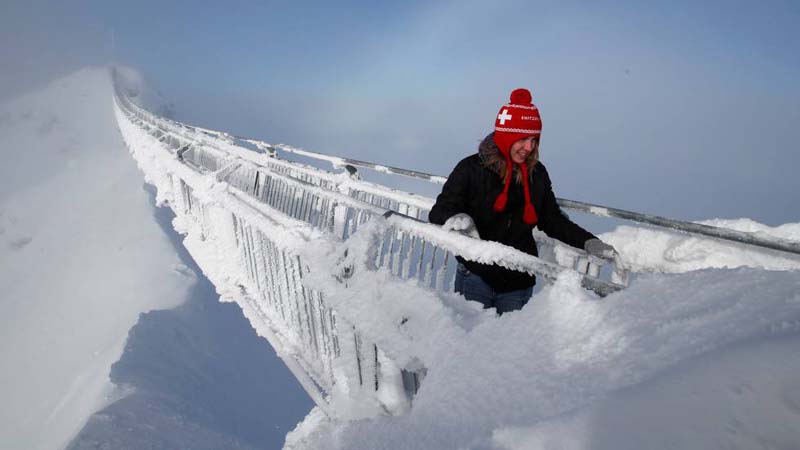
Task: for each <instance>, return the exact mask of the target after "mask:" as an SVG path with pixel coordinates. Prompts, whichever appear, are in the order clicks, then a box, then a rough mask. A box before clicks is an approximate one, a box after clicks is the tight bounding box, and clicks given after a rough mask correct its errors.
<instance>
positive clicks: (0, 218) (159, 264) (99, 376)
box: [0, 68, 195, 449]
mask: <svg viewBox="0 0 800 450" xmlns="http://www.w3.org/2000/svg"><path fill="white" fill-rule="evenodd" d="M111 93H112V89H111V81H110V77H109V73H108V70H107V69H105V68H89V69H84V70H81V71H78V72H75V73H73V74H71V75H69V76H67V77H65V78H62V79H59V80H56V81H54V82H52V83H51V84H50V85H49V86H47V87H46V88H44V89H43V90H41V91H39V92H33V93H29V94H25V95H22V96H20V97H18V98H16V99H15V100H13V101H11V102H9V103H6V104H3V105H0V155H2V158H3V161H4V163H3V164H0V267H2V270H0V292H2V294H1V295H0V359H1V360H2V367H3V369H2V371H0V398H1V399H2V407H0V448H15V449H16V448H20V449H21V448H25V449H53V448H58V447H59V446H61V445H64V444H65V443H66V441H67V440H68V439H69V438H70V436H71V435H72V434H73V433H75V432H76V431H77V430H78V429H79V427H80V426H81V425H82V423H83V421H84V420H85V419H86V418H87V417H88V416H89V415H90V414H91V413H92V412H93V411H95V410H96V409H98V408H99V407H100V406H102V405H103V404H104V402H105V401H106V400H107V399H106V395H107V394H108V392H107V391H108V389H109V388H110V387H111V384H110V382H109V380H108V373H109V369H110V367H111V364H112V363H113V362H114V361H116V360H117V359H118V357H119V355H120V353H121V352H122V349H123V344H124V342H125V338H126V336H127V333H128V330H129V329H130V328H131V326H132V325H133V324H134V323H135V322H136V320H137V317H138V315H139V314H140V313H142V312H144V311H148V310H150V309H152V308H156V307H166V306H171V305H175V304H177V303H179V302H181V301H182V300H183V298H184V296H185V294H186V293H187V291H188V289H189V287H190V286H191V285H192V284H193V283H194V281H195V277H194V275H193V274H192V272H191V271H187V270H185V268H184V267H183V265H182V264H181V262H180V260H179V258H178V257H177V256H176V254H175V251H174V249H173V248H172V246H171V244H170V243H169V242H168V240H167V238H166V237H165V236H164V235H163V233H162V231H161V229H160V228H159V226H158V224H157V223H156V222H155V220H153V217H152V216H153V208H152V205H151V204H150V203H149V199H148V194H147V192H145V191H144V190H143V189H142V186H143V180H142V176H141V173H140V172H139V171H138V170H137V168H136V164H135V162H134V161H133V160H131V158H130V156H129V154H128V151H127V149H126V148H125V147H124V145H123V143H122V140H121V138H120V135H119V132H118V130H117V126H116V123H115V121H114V115H113V113H112V100H111Z"/></svg>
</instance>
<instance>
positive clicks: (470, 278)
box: [454, 263, 533, 314]
mask: <svg viewBox="0 0 800 450" xmlns="http://www.w3.org/2000/svg"><path fill="white" fill-rule="evenodd" d="M454 290H455V291H456V292H457V293H459V294H461V295H463V296H464V298H466V299H467V300H474V301H476V302H480V303H482V304H483V307H484V309H486V308H496V309H497V313H498V314H503V313H506V312H509V311H516V310H518V309H522V307H523V306H525V304H526V303H528V300H530V298H531V295H532V294H533V286H531V287H529V288H526V289H519V290H516V291H511V292H502V293H500V292H495V290H494V289H492V287H491V286H489V285H488V284H486V282H485V281H483V280H482V279H481V277H479V276H478V275H475V274H474V273H472V272H470V271H469V270H467V268H466V267H464V265H463V264H461V263H459V264H458V267H456V280H455V286H454Z"/></svg>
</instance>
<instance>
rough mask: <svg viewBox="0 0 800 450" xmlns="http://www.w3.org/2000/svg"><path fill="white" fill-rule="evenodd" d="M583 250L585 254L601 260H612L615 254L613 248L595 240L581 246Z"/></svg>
mask: <svg viewBox="0 0 800 450" xmlns="http://www.w3.org/2000/svg"><path fill="white" fill-rule="evenodd" d="M583 249H584V250H586V253H588V254H590V255H592V256H596V257H598V258H603V259H614V256H615V255H616V254H617V251H616V250H615V249H614V247H612V246H610V245H608V244H606V243H605V242H603V241H601V240H600V239H597V238H593V239H589V240H588V241H586V243H585V244H583Z"/></svg>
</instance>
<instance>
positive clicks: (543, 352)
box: [119, 116, 800, 449]
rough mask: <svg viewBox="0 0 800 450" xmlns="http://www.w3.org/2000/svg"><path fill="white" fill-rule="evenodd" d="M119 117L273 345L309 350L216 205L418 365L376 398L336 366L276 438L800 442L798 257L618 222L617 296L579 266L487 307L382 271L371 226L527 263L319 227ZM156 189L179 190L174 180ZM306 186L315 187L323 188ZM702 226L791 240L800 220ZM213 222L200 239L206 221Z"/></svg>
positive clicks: (614, 235)
mask: <svg viewBox="0 0 800 450" xmlns="http://www.w3.org/2000/svg"><path fill="white" fill-rule="evenodd" d="M119 118H120V126H121V127H122V128H123V132H124V134H125V136H126V140H128V142H129V144H130V145H131V146H132V148H134V149H135V150H134V154H135V156H136V158H137V160H138V161H139V163H140V164H141V165H142V166H143V168H144V170H145V172H146V173H148V174H150V175H149V176H150V177H153V178H158V175H157V174H158V173H159V171H162V172H163V171H164V170H166V171H168V172H172V173H174V174H176V175H179V176H180V177H181V178H182V179H184V180H185V181H186V182H187V183H189V184H190V185H191V186H192V187H193V188H194V189H195V192H196V193H197V195H198V196H199V198H201V199H202V201H203V202H205V203H206V204H207V205H209V206H210V210H211V211H212V212H211V214H210V216H211V217H210V218H209V219H207V222H208V224H207V225H203V226H202V227H198V226H197V225H196V224H194V223H193V221H192V219H190V218H188V217H187V218H185V219H181V220H179V221H178V222H176V224H177V226H178V227H179V228H181V229H182V230H183V231H185V232H187V233H188V236H187V239H186V241H185V242H186V244H187V247H188V248H189V249H190V251H191V252H192V254H193V255H194V256H195V259H197V260H198V261H199V262H200V265H201V266H202V267H203V269H204V271H206V272H207V273H208V274H209V277H210V278H211V279H212V280H213V281H214V282H215V284H217V287H218V289H220V290H221V292H222V293H223V297H224V298H225V299H226V300H231V301H236V302H237V303H239V304H240V305H242V308H243V309H244V310H245V313H246V316H247V317H248V318H249V319H250V321H251V323H252V324H253V326H254V327H255V328H256V329H258V330H259V333H261V334H262V335H266V336H271V337H270V342H271V343H272V345H276V349H277V350H278V352H279V353H283V354H284V355H298V357H299V359H300V360H302V359H303V358H308V357H309V356H308V353H305V354H304V351H305V349H304V347H303V343H302V342H301V339H298V336H301V335H302V334H303V333H304V332H303V330H299V329H298V328H299V327H298V328H293V325H292V324H291V323H287V322H280V321H279V320H276V319H274V318H273V317H271V314H273V313H271V312H270V310H269V308H268V307H267V305H266V304H265V302H264V301H263V300H262V299H259V298H257V297H254V296H250V295H247V294H245V293H243V289H242V287H244V288H246V291H247V292H250V293H253V292H258V287H257V286H254V285H253V282H252V281H249V280H248V279H247V277H246V276H244V275H242V271H243V268H242V267H240V266H241V264H240V263H237V261H236V259H235V258H232V257H231V256H230V254H229V252H231V251H232V250H233V249H232V246H231V244H230V242H227V243H226V239H227V238H226V237H225V236H226V231H225V227H226V226H227V225H226V224H225V220H223V217H224V214H218V213H215V212H213V211H215V210H216V211H218V212H219V211H228V212H232V213H234V214H235V215H236V216H237V217H243V218H245V220H246V221H247V223H249V224H251V225H252V226H254V227H255V228H257V229H259V230H260V231H261V232H263V233H264V234H265V235H266V236H269V239H270V241H273V242H274V243H275V245H277V246H278V247H280V248H281V249H282V251H287V252H289V254H291V255H292V256H298V257H299V258H301V260H302V261H303V264H304V265H305V266H306V267H305V268H306V272H305V273H304V276H303V285H304V287H306V288H308V289H310V290H311V291H314V292H322V293H324V298H325V303H326V305H328V306H329V307H330V308H332V309H333V310H334V311H335V312H336V317H337V322H338V323H340V324H347V326H343V327H342V328H348V326H349V325H350V324H352V325H353V326H354V327H355V328H356V329H357V331H358V333H359V336H360V338H361V339H363V341H364V342H369V343H374V344H375V345H376V347H377V348H378V349H380V354H379V356H378V358H379V359H380V365H381V366H382V367H383V368H384V369H386V368H387V367H388V368H392V367H396V368H398V369H399V368H403V369H406V370H409V371H416V372H418V373H424V374H425V375H424V378H423V379H422V383H421V389H420V391H419V392H418V394H417V395H416V397H414V399H413V403H412V405H411V407H410V408H408V405H407V404H404V403H403V401H402V398H400V397H398V396H397V395H396V392H394V391H391V390H385V391H379V392H377V393H374V394H373V397H369V396H366V395H363V393H362V392H359V391H357V390H355V389H353V387H354V385H353V381H352V380H353V378H354V377H355V375H354V374H353V372H352V368H350V367H348V366H347V365H345V364H344V363H343V359H341V360H335V361H334V367H333V369H332V371H333V374H334V379H335V381H336V383H334V385H333V388H332V389H329V390H328V394H329V398H327V399H326V400H325V401H323V402H321V403H323V404H324V405H325V408H324V409H323V408H316V409H315V410H313V411H312V412H311V413H310V414H309V415H308V417H307V418H306V420H305V421H303V422H302V423H301V424H299V425H298V427H297V428H296V429H295V431H294V432H292V433H290V434H289V435H288V436H287V440H286V445H285V448H287V449H306V448H314V449H317V448H320V449H338V448H347V449H359V448H364V449H372V448H389V449H403V448H414V449H425V448H430V449H440V448H505V449H527V448H568V449H589V448H600V449H602V448H641V447H648V446H650V447H655V448H665V447H666V448H669V447H681V448H682V447H698V446H699V447H727V448H743V449H744V448H774V447H778V448H792V447H796V446H797V444H798V443H800V430H798V429H797V428H796V426H792V424H793V423H796V422H797V419H798V416H799V415H800V414H799V411H800V409H799V408H798V405H800V399H799V398H798V395H800V382H798V381H797V380H798V379H800V378H798V377H797V374H798V367H800V361H798V359H799V358H800V357H799V356H798V354H797V352H796V350H794V349H796V345H797V344H798V343H800V270H798V269H800V267H798V261H797V258H796V257H795V256H792V255H790V254H786V253H782V252H777V251H772V250H763V251H762V250H760V249H754V248H753V247H751V246H744V245H741V244H735V243H729V242H725V241H718V240H711V239H707V238H702V239H701V238H696V237H691V236H689V235H686V234H682V233H677V232H671V231H664V230H655V229H651V228H637V227H630V226H625V227H619V228H618V229H617V230H615V231H614V232H611V233H607V234H605V235H603V236H602V238H603V239H604V240H607V241H608V242H609V243H611V244H612V245H614V246H615V247H616V248H617V249H618V250H620V252H621V253H622V257H623V260H624V262H625V263H626V264H627V265H629V266H630V267H631V268H632V269H633V271H634V273H633V276H632V277H631V284H630V286H629V287H628V288H627V289H625V290H623V291H621V292H617V293H614V294H611V295H609V296H607V297H606V298H603V299H601V298H599V297H598V296H596V295H594V294H593V293H591V292H588V291H586V290H584V289H583V288H581V287H580V277H579V276H578V274H577V273H575V272H572V271H563V270H562V271H560V274H556V273H555V272H558V271H554V277H555V278H556V281H555V283H554V284H552V285H549V286H546V287H544V288H543V289H542V290H541V291H540V292H539V293H538V294H537V295H536V296H535V297H534V298H533V299H532V301H531V302H530V303H529V304H528V305H527V306H526V307H525V308H524V309H523V310H522V311H519V312H514V313H511V314H506V315H504V316H502V317H497V316H496V315H495V314H494V312H493V311H491V310H488V311H487V310H482V309H480V307H479V306H478V305H477V304H476V303H474V302H466V301H464V300H463V298H461V297H460V296H459V295H456V294H453V293H451V292H440V291H433V290H431V289H428V288H426V287H424V286H421V285H420V283H418V282H417V281H415V280H404V279H400V278H398V277H397V276H395V275H393V274H392V273H391V272H390V271H389V270H388V269H387V268H385V267H375V263H374V262H375V254H374V243H375V239H376V237H379V236H383V235H384V234H385V232H386V231H387V229H388V228H387V227H390V226H396V227H401V226H402V227H403V228H404V230H403V231H404V232H407V233H411V234H415V233H416V234H418V235H420V236H424V237H425V238H426V239H428V240H429V241H430V242H432V243H435V244H437V245H439V246H442V247H445V248H451V249H455V248H458V249H459V251H460V253H462V254H464V255H465V256H467V257H468V258H471V259H476V260H481V261H491V260H499V259H504V260H505V262H506V263H507V264H519V265H530V264H533V263H534V262H533V261H526V260H524V258H522V256H520V255H516V254H512V253H509V252H508V251H507V250H506V249H503V248H500V247H499V246H497V245H496V244H491V243H487V242H474V241H471V240H469V239H467V238H465V237H463V236H460V235H458V234H454V233H448V232H445V231H443V230H441V229H438V228H437V227H433V226H431V225H428V224H420V223H413V222H412V223H406V222H405V219H399V218H397V217H396V216H393V217H390V218H389V219H388V220H387V219H382V218H374V219H373V220H372V221H371V222H368V223H366V224H363V225H362V226H360V227H359V230H358V231H357V232H356V233H354V234H352V235H350V236H349V237H347V239H346V240H344V241H342V240H340V239H339V238H337V237H334V236H330V235H326V234H324V233H319V232H315V230H313V229H310V228H309V227H308V225H306V224H303V223H299V222H297V221H293V220H290V219H287V218H285V217H283V216H282V215H281V214H280V213H279V212H277V211H276V210H273V209H271V208H270V207H268V206H264V205H258V204H257V203H256V202H254V201H253V200H252V199H249V198H248V197H247V195H246V194H244V193H242V192H239V191H237V190H236V189H235V188H233V187H231V186H228V185H227V184H226V183H221V182H219V181H218V180H216V179H215V178H214V176H213V174H207V175H198V174H196V173H193V172H191V171H187V169H186V168H185V167H183V166H181V165H180V164H179V163H177V162H176V161H175V160H174V159H170V158H169V157H166V156H158V150H159V149H158V147H159V144H158V143H157V141H156V140H155V139H153V138H152V137H149V136H147V135H146V134H144V133H143V132H141V131H140V130H137V129H136V128H135V127H133V126H132V125H131V124H130V123H126V120H125V119H124V118H123V117H121V116H120V117H119ZM162 153H164V154H166V153H165V152H164V151H162ZM340 181H342V182H346V180H345V179H344V178H342V180H340ZM353 183H354V184H355V182H353ZM159 186H160V187H161V188H162V189H164V190H165V191H169V190H170V189H172V187H171V184H169V183H160V184H159ZM308 190H309V191H314V192H317V193H318V194H319V195H320V196H323V195H325V194H324V191H325V190H324V189H319V188H313V187H309V188H308ZM160 195H163V196H165V197H169V195H167V194H160ZM327 195H337V194H335V193H330V194H327ZM398 195H399V194H398ZM348 202H351V200H347V201H343V204H349V203H348ZM366 209H370V208H366ZM708 224H711V225H715V226H726V227H730V228H734V229H740V230H742V231H746V232H752V233H757V234H759V233H760V234H762V235H764V236H774V237H779V238H781V239H787V240H795V241H796V240H800V235H799V234H798V230H799V229H800V227H798V225H800V224H786V225H783V226H780V227H775V228H771V227H767V226H764V225H761V224H757V223H755V222H752V221H749V220H739V221H719V220H716V221H709V222H708ZM206 226H208V227H209V228H210V230H208V231H210V233H205V232H201V231H202V230H201V229H200V228H203V227H206ZM234 253H235V252H234ZM345 268H347V269H348V270H347V274H348V275H347V277H344V276H343V275H344V273H345V272H344V269H345ZM280 270H295V269H292V268H287V267H284V268H282V269H280ZM278 288H279V289H281V290H285V289H286V286H285V285H280V286H278ZM342 341H343V342H344V341H346V339H343V340H342ZM342 348H343V350H342V352H343V353H346V352H347V351H348V349H347V348H346V347H345V344H343V347H342ZM793 350H794V351H793ZM301 366H302V364H301ZM300 370H303V368H302V367H301V368H300ZM383 373H386V374H391V373H392V370H386V372H383ZM299 378H302V376H300V377H299ZM388 381H389V383H388V384H392V383H393V382H395V381H396V380H388ZM327 387H328V388H331V386H327ZM370 402H381V403H382V405H383V407H384V411H385V412H387V413H391V415H380V414H376V410H379V409H378V408H375V405H374V404H371V403H370ZM631 423H632V424H634V425H633V429H631V428H630V426H629V424H631ZM686 428H688V430H686Z"/></svg>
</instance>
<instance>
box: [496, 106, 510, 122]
mask: <svg viewBox="0 0 800 450" xmlns="http://www.w3.org/2000/svg"><path fill="white" fill-rule="evenodd" d="M497 118H498V119H499V120H500V125H505V124H506V120H511V114H509V113H508V110H507V109H504V110H503V112H502V113H501V114H498V115H497Z"/></svg>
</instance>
